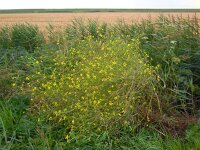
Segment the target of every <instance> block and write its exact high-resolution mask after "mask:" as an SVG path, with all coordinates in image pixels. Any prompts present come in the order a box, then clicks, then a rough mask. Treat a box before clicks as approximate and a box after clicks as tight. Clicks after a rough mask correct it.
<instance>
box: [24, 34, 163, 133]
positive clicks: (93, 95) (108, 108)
mask: <svg viewBox="0 0 200 150" xmlns="http://www.w3.org/2000/svg"><path fill="white" fill-rule="evenodd" d="M43 58H44V57H43ZM52 61H53V64H52V66H51V67H49V69H50V71H48V72H46V71H45V70H43V69H41V70H37V71H36V73H35V74H33V75H31V76H30V77H27V81H28V86H29V87H30V88H31V89H32V90H31V92H32V99H33V104H34V105H35V106H40V107H39V109H40V110H42V111H43V114H45V115H46V118H47V119H48V120H53V121H54V122H57V123H59V124H64V126H65V128H67V129H68V130H71V131H72V130H76V131H78V132H85V133H87V132H101V131H108V132H109V133H112V134H120V133H119V132H120V130H122V129H125V128H126V127H130V130H132V131H134V126H132V125H136V126H137V125H140V122H141V121H142V120H144V121H145V122H147V121H148V113H150V111H151V105H155V107H157V108H159V107H158V104H159V102H158V100H157V99H156V94H155V91H156V89H155V87H154V85H153V84H152V83H153V82H156V81H157V76H156V75H155V71H156V70H155V68H154V67H152V66H150V65H149V64H148V62H147V60H146V59H144V58H142V57H141V56H140V50H139V48H138V41H137V40H133V41H132V42H131V43H126V42H124V41H122V40H120V39H115V40H108V41H107V42H105V43H102V42H100V41H95V40H93V39H92V38H91V36H89V37H87V39H85V40H83V41H80V43H79V44H78V46H76V48H72V49H69V50H64V51H63V50H59V51H57V52H56V55H54V56H53V58H52ZM35 63H36V64H38V65H40V66H43V65H44V64H45V62H43V61H41V60H37V61H36V62H35ZM48 64H49V63H48ZM38 68H39V67H38ZM46 69H47V68H46ZM141 112H142V115H138V113H141Z"/></svg>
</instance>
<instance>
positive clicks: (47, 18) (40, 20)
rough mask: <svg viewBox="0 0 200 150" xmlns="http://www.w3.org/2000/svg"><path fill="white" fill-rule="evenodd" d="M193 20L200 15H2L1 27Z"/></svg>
mask: <svg viewBox="0 0 200 150" xmlns="http://www.w3.org/2000/svg"><path fill="white" fill-rule="evenodd" d="M161 14H162V15H165V16H172V15H173V16H174V17H183V18H188V17H190V18H193V17H194V16H195V15H196V16H197V17H198V18H200V12H198V13H196V14H195V13H193V12H191V13H185V12H184V13H180V12H177V13H173V12H165V13H157V12H156V13H154V12H149V13H148V12H94V13H24V14H0V26H4V25H6V26H7V25H13V24H16V23H24V22H27V23H31V24H36V25H38V26H39V27H40V28H41V29H42V30H45V29H46V27H47V26H48V24H52V25H53V26H55V28H57V29H61V28H63V27H64V26H66V25H67V24H69V23H70V22H71V20H72V19H74V18H80V17H81V18H84V19H95V20H98V21H100V22H107V23H116V22H117V21H118V20H120V19H123V20H124V21H125V22H127V23H131V22H140V21H141V20H143V19H149V18H151V19H153V20H154V19H155V18H157V17H158V16H159V15H161Z"/></svg>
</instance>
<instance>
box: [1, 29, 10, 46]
mask: <svg viewBox="0 0 200 150" xmlns="http://www.w3.org/2000/svg"><path fill="white" fill-rule="evenodd" d="M9 47H11V36H10V28H8V27H2V28H1V29H0V49H6V48H9Z"/></svg>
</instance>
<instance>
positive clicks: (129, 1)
mask: <svg viewBox="0 0 200 150" xmlns="http://www.w3.org/2000/svg"><path fill="white" fill-rule="evenodd" d="M29 8H200V0H0V9H29Z"/></svg>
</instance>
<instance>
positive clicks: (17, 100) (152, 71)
mask: <svg viewBox="0 0 200 150" xmlns="http://www.w3.org/2000/svg"><path fill="white" fill-rule="evenodd" d="M199 27H200V26H199V23H198V21H197V18H188V20H186V19H182V18H178V19H175V18H173V17H171V18H167V17H164V16H160V17H159V18H158V19H157V20H156V22H152V21H151V20H145V21H143V22H142V23H137V24H126V23H125V22H123V21H120V22H119V23H118V24H116V25H109V24H106V23H98V22H96V21H95V20H89V21H85V20H83V19H75V20H73V21H72V23H71V24H70V25H68V26H67V27H66V28H65V30H64V31H63V32H57V31H55V30H54V27H53V26H49V27H48V31H49V32H48V36H45V37H44V35H43V33H41V32H40V30H39V28H38V27H37V26H33V25H30V24H17V25H14V26H12V27H3V28H1V29H0V148H2V149H15V150H16V149H20V150H21V149H159V150H160V149H167V150H168V149H169V150H170V149H172V150H174V149H177V150H182V149H186V150H190V149H194V150H198V149H200V136H199V135H200V125H199V110H200V108H199V106H200V105H199V104H200V99H199V98H200V78H199V77H200V71H199V63H200V35H199Z"/></svg>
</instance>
